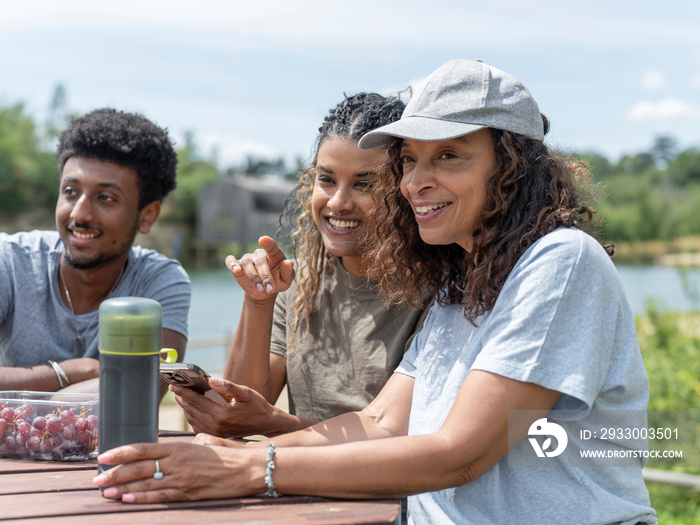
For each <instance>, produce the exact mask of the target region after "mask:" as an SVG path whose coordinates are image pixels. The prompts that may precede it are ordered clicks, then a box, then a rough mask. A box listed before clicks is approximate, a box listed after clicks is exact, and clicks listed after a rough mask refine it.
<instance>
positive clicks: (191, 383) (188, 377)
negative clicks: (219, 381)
mask: <svg viewBox="0 0 700 525" xmlns="http://www.w3.org/2000/svg"><path fill="white" fill-rule="evenodd" d="M160 377H161V378H162V379H163V380H164V381H166V382H167V383H170V384H171V385H175V386H184V387H186V388H191V389H192V390H194V391H195V392H197V393H198V394H201V395H203V396H206V397H208V398H209V399H212V400H213V401H216V402H218V403H224V404H226V403H228V400H227V399H226V398H225V397H224V396H222V395H221V394H219V393H218V392H217V391H215V390H212V389H211V387H210V386H209V374H208V373H206V372H205V371H204V370H202V369H201V368H200V367H198V366H197V365H193V364H190V363H161V364H160Z"/></svg>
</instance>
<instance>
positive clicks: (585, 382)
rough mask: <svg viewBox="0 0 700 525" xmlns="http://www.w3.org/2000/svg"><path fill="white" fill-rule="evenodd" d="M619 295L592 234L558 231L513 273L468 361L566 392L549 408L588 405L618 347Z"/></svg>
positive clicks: (611, 270) (621, 297)
mask: <svg viewBox="0 0 700 525" xmlns="http://www.w3.org/2000/svg"><path fill="white" fill-rule="evenodd" d="M623 302H624V305H626V299H624V292H623V291H622V286H621V283H620V282H619V277H618V275H617V271H616V270H615V268H614V266H613V264H612V262H611V261H610V258H609V256H608V255H607V254H606V253H605V251H604V250H603V248H602V247H601V246H600V245H599V244H598V243H597V241H595V240H594V239H593V238H591V237H590V236H588V235H586V234H584V233H583V232H580V231H577V230H557V231H556V232H554V233H552V234H550V235H549V236H547V237H546V238H545V239H543V240H542V241H540V242H538V243H536V244H535V245H533V246H532V247H531V248H530V249H529V250H528V251H527V252H526V253H525V254H524V255H523V256H522V257H521V259H520V260H519V261H518V263H517V265H516V266H515V268H514V269H513V271H512V272H511V274H510V276H509V277H508V279H507V281H506V283H505V285H504V287H503V290H502V291H501V294H500V295H499V298H498V300H497V302H496V305H495V306H494V309H493V311H492V312H491V315H490V316H489V318H488V320H487V321H486V323H485V324H484V329H483V331H482V337H483V339H482V344H483V349H482V351H481V352H480V354H479V356H478V357H477V358H476V360H475V362H474V365H473V367H472V368H474V369H480V370H486V371H489V372H493V373H496V374H499V375H503V376H505V377H509V378H511V379H515V380H518V381H525V382H531V383H535V384H538V385H541V386H544V387H546V388H549V389H552V390H557V391H559V392H561V393H562V394H564V395H563V396H562V398H561V399H560V400H559V402H558V406H556V407H555V408H559V409H566V410H589V409H590V408H591V406H592V404H593V402H594V400H595V398H596V395H597V393H598V392H599V391H600V389H601V387H602V385H603V382H604V381H605V378H606V376H607V373H608V369H609V367H610V362H611V359H612V352H613V349H614V348H616V347H618V346H619V341H616V340H615V338H616V333H619V331H618V330H617V329H616V325H618V324H619V323H621V322H624V321H623V318H624V314H625V309H624V307H623V305H622V303H623ZM635 342H636V340H635Z"/></svg>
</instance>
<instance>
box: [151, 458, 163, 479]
mask: <svg viewBox="0 0 700 525" xmlns="http://www.w3.org/2000/svg"><path fill="white" fill-rule="evenodd" d="M163 476H164V474H163V473H162V472H161V471H160V463H158V460H157V459H156V471H155V473H154V474H153V479H163Z"/></svg>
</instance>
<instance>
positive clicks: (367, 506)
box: [0, 432, 401, 525]
mask: <svg viewBox="0 0 700 525" xmlns="http://www.w3.org/2000/svg"><path fill="white" fill-rule="evenodd" d="M192 437H193V434H191V433H184V432H161V435H160V437H159V440H160V441H161V442H168V441H191V440H192ZM96 474H97V461H96V460H88V461H39V460H31V459H11V458H0V525H4V524H5V523H24V524H26V523H37V524H47V525H48V524H52V525H53V524H58V525H60V524H71V525H81V524H88V523H89V524H94V523H95V522H96V519H99V520H100V523H109V524H112V523H116V524H119V523H124V524H127V523H128V524H134V523H153V524H155V523H167V524H174V525H178V524H183V525H184V524H186V525H192V524H195V523H202V522H204V523H243V524H245V523H248V524H251V525H252V524H256V525H263V524H277V523H279V524H282V523H284V524H285V525H306V524H320V523H323V524H329V525H332V524H341V523H342V524H354V523H357V524H374V523H376V524H394V523H399V520H400V514H401V512H400V504H399V502H398V500H352V501H351V500H337V499H329V498H320V497H311V496H280V497H279V498H268V497H267V496H265V495H260V496H253V497H246V498H231V499H221V500H204V501H186V502H174V503H156V504H143V505H134V504H125V503H121V502H119V501H114V500H109V499H106V498H103V497H102V495H101V494H100V490H99V488H97V487H95V485H93V483H92V478H93V477H95V475H96Z"/></svg>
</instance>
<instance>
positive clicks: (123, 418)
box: [98, 297, 163, 472]
mask: <svg viewBox="0 0 700 525" xmlns="http://www.w3.org/2000/svg"><path fill="white" fill-rule="evenodd" d="M162 316H163V314H162V310H161V306H160V304H159V303H158V302H157V301H154V300H153V299H145V298H142V297H117V298H114V299H108V300H106V301H104V302H103V303H102V304H101V305H100V312H99V325H98V326H99V328H98V350H99V352H100V422H99V434H98V447H99V451H100V453H102V452H105V451H107V450H110V449H112V448H114V447H118V446H121V445H128V444H130V443H144V442H148V443H155V442H156V441H157V440H158V405H159V402H160V384H159V383H160V379H159V373H158V370H159V366H160V364H159V363H160V351H161V333H162V332H161V330H162ZM107 468H109V467H107V466H105V467H103V466H102V465H100V468H99V470H100V472H102V471H103V470H105V469H107Z"/></svg>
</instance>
